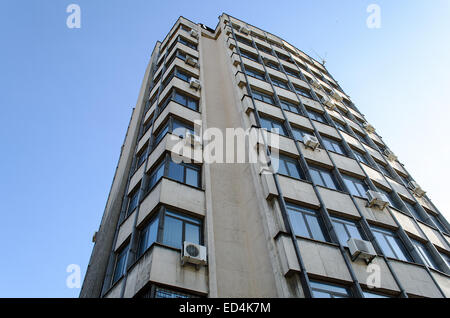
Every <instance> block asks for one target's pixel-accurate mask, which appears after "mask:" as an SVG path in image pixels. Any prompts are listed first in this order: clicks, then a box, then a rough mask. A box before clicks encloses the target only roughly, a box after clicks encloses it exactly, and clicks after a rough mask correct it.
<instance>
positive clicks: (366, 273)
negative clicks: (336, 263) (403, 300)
mask: <svg viewBox="0 0 450 318" xmlns="http://www.w3.org/2000/svg"><path fill="white" fill-rule="evenodd" d="M349 256H350V255H349ZM351 264H352V267H353V270H354V271H355V274H356V277H357V278H358V281H359V283H360V284H362V285H365V286H367V287H368V286H373V284H374V281H373V276H371V275H373V274H374V272H373V270H374V268H375V267H373V266H374V265H375V266H379V269H380V271H379V274H380V276H379V277H380V281H379V283H380V286H379V288H380V289H384V290H389V291H393V292H400V288H398V286H397V283H396V282H395V280H394V277H393V276H392V274H391V271H390V270H389V267H388V266H387V264H386V262H385V261H384V259H383V258H382V257H376V258H375V259H374V260H373V261H372V263H371V264H370V266H368V265H367V264H366V261H364V260H356V261H354V262H352V263H351Z"/></svg>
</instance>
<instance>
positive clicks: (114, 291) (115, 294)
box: [105, 279, 123, 298]
mask: <svg viewBox="0 0 450 318" xmlns="http://www.w3.org/2000/svg"><path fill="white" fill-rule="evenodd" d="M122 285H123V279H122V280H120V281H119V282H118V283H116V285H114V287H113V288H111V289H110V290H109V291H108V293H107V294H106V295H105V298H120V292H121V290H122Z"/></svg>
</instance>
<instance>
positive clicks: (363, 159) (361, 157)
mask: <svg viewBox="0 0 450 318" xmlns="http://www.w3.org/2000/svg"><path fill="white" fill-rule="evenodd" d="M353 152H354V154H355V157H356V160H358V161H359V162H362V163H365V164H366V165H368V166H370V165H369V161H368V160H367V158H366V155H365V154H363V153H361V152H359V151H357V150H354V149H353Z"/></svg>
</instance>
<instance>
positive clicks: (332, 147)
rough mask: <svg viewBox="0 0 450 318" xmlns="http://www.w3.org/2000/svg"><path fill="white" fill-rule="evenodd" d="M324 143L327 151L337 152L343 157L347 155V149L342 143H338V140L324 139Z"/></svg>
mask: <svg viewBox="0 0 450 318" xmlns="http://www.w3.org/2000/svg"><path fill="white" fill-rule="evenodd" d="M322 141H323V146H324V148H325V149H326V150H328V151H333V152H336V153H338V154H340V155H343V156H346V155H347V152H346V151H345V149H344V147H343V146H342V144H341V142H340V141H337V140H334V139H331V138H327V137H322Z"/></svg>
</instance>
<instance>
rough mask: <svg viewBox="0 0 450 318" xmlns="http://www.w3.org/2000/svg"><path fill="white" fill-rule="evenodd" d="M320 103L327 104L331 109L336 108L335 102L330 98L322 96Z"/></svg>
mask: <svg viewBox="0 0 450 318" xmlns="http://www.w3.org/2000/svg"><path fill="white" fill-rule="evenodd" d="M322 103H323V104H324V105H325V106H327V107H328V108H329V109H331V110H333V109H335V108H336V104H335V103H334V102H333V100H332V99H330V98H323V99H322Z"/></svg>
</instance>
